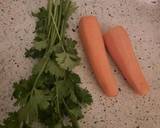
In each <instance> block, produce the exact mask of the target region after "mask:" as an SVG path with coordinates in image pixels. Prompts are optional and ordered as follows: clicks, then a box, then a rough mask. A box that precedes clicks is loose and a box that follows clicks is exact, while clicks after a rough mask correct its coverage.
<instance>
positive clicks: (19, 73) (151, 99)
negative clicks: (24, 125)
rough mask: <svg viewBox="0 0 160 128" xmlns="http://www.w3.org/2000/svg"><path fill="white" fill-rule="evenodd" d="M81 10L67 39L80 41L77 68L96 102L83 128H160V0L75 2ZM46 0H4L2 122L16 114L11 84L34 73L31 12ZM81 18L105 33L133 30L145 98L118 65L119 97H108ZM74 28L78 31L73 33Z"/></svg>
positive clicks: (0, 20) (0, 7)
mask: <svg viewBox="0 0 160 128" xmlns="http://www.w3.org/2000/svg"><path fill="white" fill-rule="evenodd" d="M75 1H76V2H77V5H78V6H79V8H78V10H77V12H76V13H75V14H74V15H73V16H72V17H73V18H72V19H71V20H70V22H69V30H68V33H69V35H70V36H71V37H72V38H74V39H76V40H77V41H78V46H77V49H78V51H79V55H80V56H81V58H82V62H81V63H82V65H81V66H79V67H77V68H76V69H75V72H77V73H78V74H79V75H80V76H81V79H82V85H81V86H82V87H86V88H88V90H89V91H90V92H91V94H92V96H93V100H94V102H93V104H92V105H91V106H89V107H87V108H85V109H84V113H85V118H84V119H82V120H81V121H80V122H81V127H82V128H160V0H75ZM46 3H47V0H0V121H2V120H3V119H4V118H5V117H7V112H11V111H14V110H15V109H16V108H14V107H13V103H14V100H11V94H12V91H13V89H12V84H13V82H15V81H17V80H20V79H21V78H26V77H27V76H29V75H30V73H31V68H32V65H33V63H34V62H33V61H32V60H30V59H26V58H25V57H24V52H25V49H26V48H29V47H31V42H32V40H33V38H34V34H33V31H34V27H35V19H34V18H33V17H32V16H31V11H35V10H38V7H41V6H45V5H46ZM83 15H95V16H97V18H98V20H99V22H100V23H101V25H102V28H103V31H105V30H107V29H108V27H109V26H114V25H118V24H119V25H123V26H124V27H125V28H126V29H127V30H128V32H129V34H130V37H131V39H132V42H133V43H132V44H133V48H134V51H135V53H136V56H137V58H138V60H139V63H140V65H141V67H142V70H143V72H144V74H145V77H146V79H147V81H148V82H149V84H150V86H151V91H150V93H149V94H148V95H147V96H145V97H140V96H138V95H136V94H135V93H134V92H133V91H132V89H131V88H129V86H128V84H127V83H126V81H125V80H124V79H123V77H122V76H121V74H120V72H119V71H118V69H117V67H116V66H115V64H114V63H113V62H112V61H111V64H112V68H113V71H114V74H115V76H116V79H117V81H118V87H119V95H118V96H117V97H115V98H109V97H106V96H105V95H104V94H103V92H102V91H101V89H100V88H99V87H98V86H97V82H96V80H95V77H94V75H93V73H92V71H91V68H90V66H89V64H88V62H87V60H86V56H85V54H84V52H83V48H82V46H81V43H80V41H79V38H78V34H77V31H78V30H77V24H78V22H79V18H80V17H81V16H83ZM74 30H76V32H75V31H74Z"/></svg>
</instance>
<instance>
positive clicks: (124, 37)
mask: <svg viewBox="0 0 160 128" xmlns="http://www.w3.org/2000/svg"><path fill="white" fill-rule="evenodd" d="M80 38H81V40H82V42H83V46H84V49H85V52H86V54H87V56H88V59H89V62H90V64H91V66H92V69H93V71H94V73H95V76H96V78H97V81H98V82H99V84H100V86H101V88H102V90H103V91H104V93H105V94H106V95H108V96H116V95H117V94H118V89H117V86H116V80H115V78H114V76H113V74H112V70H111V67H110V64H109V60H108V55H107V53H106V50H105V46H106V48H107V50H108V52H109V53H110V54H111V56H112V58H113V60H114V61H115V62H116V64H117V65H118V67H119V69H120V71H121V72H122V74H123V76H124V77H125V78H126V79H127V81H128V83H129V84H130V85H131V87H132V88H133V89H134V90H135V91H136V92H137V93H138V94H140V95H146V94H147V92H148V91H149V86H148V83H147V82H146V80H145V78H144V75H143V73H142V71H141V69H140V66H139V64H138V61H137V59H136V56H135V54H134V52H133V49H132V45H131V41H130V39H129V36H128V34H127V32H126V31H125V29H124V28H123V27H122V26H117V27H114V28H110V29H109V31H108V32H106V33H104V34H102V32H101V29H100V25H99V23H98V21H97V19H96V17H94V16H86V17H82V18H81V20H80Z"/></svg>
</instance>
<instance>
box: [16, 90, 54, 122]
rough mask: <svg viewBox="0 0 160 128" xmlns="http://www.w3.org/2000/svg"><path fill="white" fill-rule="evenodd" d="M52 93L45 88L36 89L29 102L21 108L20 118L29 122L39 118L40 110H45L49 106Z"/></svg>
mask: <svg viewBox="0 0 160 128" xmlns="http://www.w3.org/2000/svg"><path fill="white" fill-rule="evenodd" d="M50 98H51V97H50V95H49V93H48V92H46V91H44V90H38V89H36V90H34V92H33V95H32V97H30V99H29V102H28V103H27V104H26V105H25V106H24V107H22V108H21V109H20V111H19V120H21V121H27V123H30V122H32V121H33V120H38V110H39V109H40V110H45V109H47V108H48V106H49V101H50Z"/></svg>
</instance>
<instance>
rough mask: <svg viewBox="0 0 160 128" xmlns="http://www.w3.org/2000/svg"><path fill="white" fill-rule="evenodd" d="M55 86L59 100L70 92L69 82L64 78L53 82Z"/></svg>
mask: <svg viewBox="0 0 160 128" xmlns="http://www.w3.org/2000/svg"><path fill="white" fill-rule="evenodd" d="M55 85H56V88H57V95H58V97H59V100H60V101H62V99H63V98H64V97H67V96H69V94H70V88H69V84H68V83H67V81H65V80H61V81H57V82H55Z"/></svg>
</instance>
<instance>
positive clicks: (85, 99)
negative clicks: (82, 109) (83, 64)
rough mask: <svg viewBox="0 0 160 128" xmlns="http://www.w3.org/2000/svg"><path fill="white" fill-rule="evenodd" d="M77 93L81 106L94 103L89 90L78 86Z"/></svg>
mask: <svg viewBox="0 0 160 128" xmlns="http://www.w3.org/2000/svg"><path fill="white" fill-rule="evenodd" d="M75 93H76V96H77V97H78V100H79V101H80V103H81V104H91V103H92V102H93V100H92V96H91V95H90V94H89V91H88V90H86V89H82V88H80V87H79V86H76V90H75Z"/></svg>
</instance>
